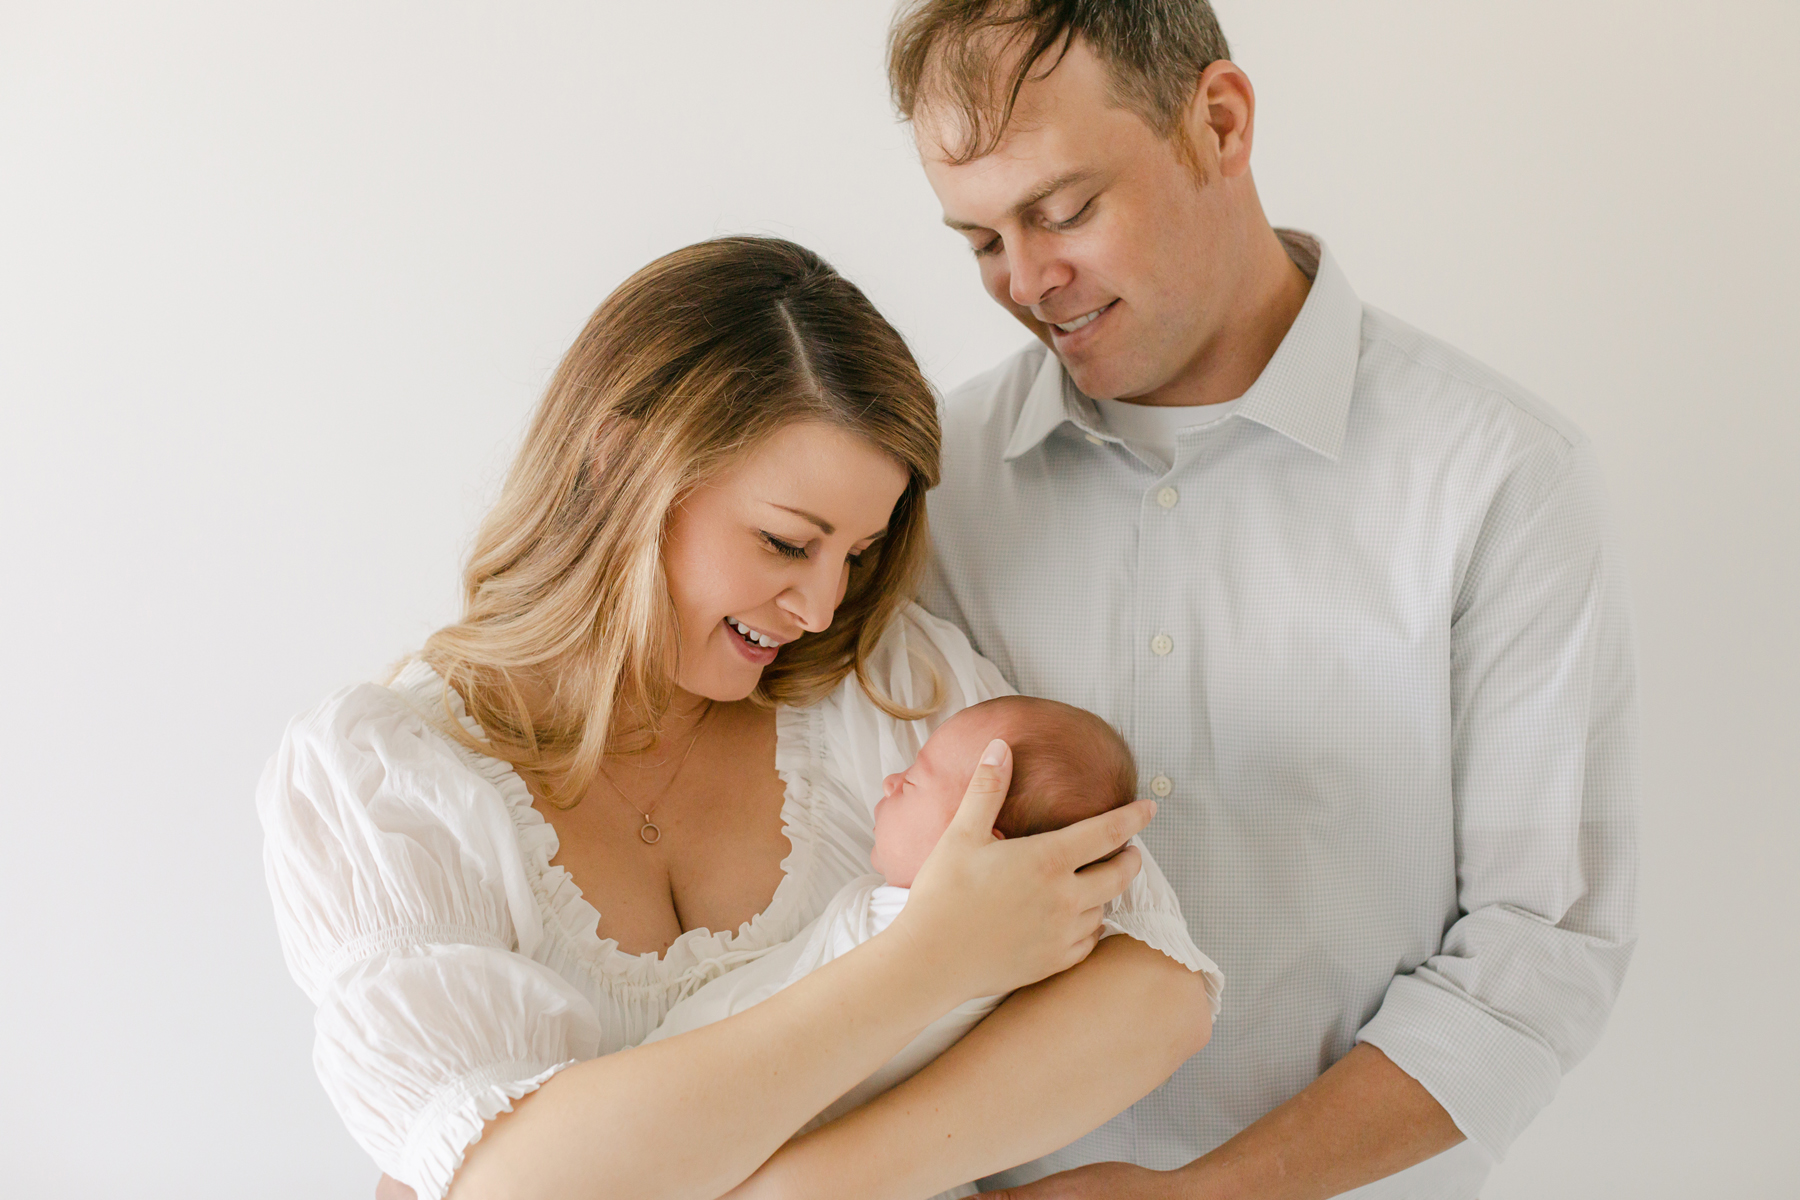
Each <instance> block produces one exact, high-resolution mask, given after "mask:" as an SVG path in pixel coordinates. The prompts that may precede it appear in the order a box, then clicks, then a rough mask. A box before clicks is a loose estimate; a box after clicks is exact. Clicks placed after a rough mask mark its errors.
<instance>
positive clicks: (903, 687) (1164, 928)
mask: <svg viewBox="0 0 1800 1200" xmlns="http://www.w3.org/2000/svg"><path fill="white" fill-rule="evenodd" d="M868 673H869V676H870V679H871V681H872V682H873V683H874V684H875V685H876V686H877V687H878V688H880V689H881V690H882V691H883V692H884V693H885V695H886V696H887V697H888V698H890V699H892V700H894V701H896V702H898V703H899V704H900V705H902V706H904V707H908V708H928V707H932V706H933V704H934V702H935V704H936V707H935V708H934V709H933V711H932V713H931V715H930V716H927V717H924V718H922V719H919V720H913V721H904V720H900V719H899V718H897V717H894V716H891V715H889V714H888V713H887V712H885V711H884V710H883V709H882V708H881V707H880V706H879V705H878V704H876V703H875V702H874V701H873V700H872V699H870V698H869V696H868V695H867V694H866V693H865V692H864V691H863V689H862V688H861V687H860V686H859V685H858V684H857V682H856V679H855V677H854V676H852V677H851V678H849V679H846V680H845V681H844V683H843V684H842V685H841V686H840V687H839V688H838V690H837V692H835V693H834V694H833V696H832V697H831V699H830V700H829V701H828V702H827V703H826V704H825V705H824V706H823V708H824V717H825V736H826V745H827V748H828V750H829V753H828V755H827V761H828V763H829V764H830V769H831V771H832V773H833V774H834V775H835V776H836V777H837V779H836V782H837V783H838V784H839V787H838V788H837V789H836V790H837V792H838V794H840V795H843V796H846V797H853V798H855V802H857V803H860V804H862V805H865V806H867V808H868V810H870V811H872V810H873V808H874V804H875V802H876V801H877V800H879V799H880V798H881V784H882V780H883V779H885V778H886V777H887V776H888V775H890V774H892V773H893V772H895V771H901V770H905V769H906V768H907V767H908V766H909V765H911V763H912V760H913V759H914V758H916V757H917V756H918V753H919V750H920V748H921V747H923V746H924V745H925V739H927V738H929V737H930V736H931V734H932V732H933V731H934V730H936V729H937V727H938V726H939V725H941V724H943V723H944V722H945V721H947V720H949V719H950V718H951V717H952V716H954V715H956V713H958V712H960V711H961V710H962V709H964V708H967V707H968V706H969V705H971V704H979V703H980V702H981V701H983V700H991V699H993V698H994V697H995V696H1011V695H1014V694H1015V692H1016V689H1014V688H1013V686H1012V685H1011V684H1009V683H1007V682H1006V680H1005V678H1003V677H1002V676H1001V674H1000V672H999V670H998V668H996V667H995V666H994V664H993V663H991V662H989V661H988V660H987V659H985V658H983V657H982V656H981V655H979V654H977V653H976V652H975V649H974V647H972V646H970V645H969V639H968V638H967V637H965V636H964V635H963V632H962V630H960V629H958V628H957V627H956V626H954V625H952V624H950V623H949V622H948V621H944V620H940V619H939V618H937V617H934V616H932V615H931V614H930V613H928V612H926V611H925V610H924V609H922V608H920V607H919V606H918V605H916V604H915V605H911V606H909V607H908V608H907V609H906V611H905V612H904V613H902V614H901V616H900V619H899V620H897V621H895V622H894V624H893V626H892V627H891V628H890V629H889V630H888V632H887V634H886V635H885V636H884V637H883V638H882V641H881V644H880V645H879V647H878V648H877V650H876V652H875V653H874V654H873V655H872V656H871V658H870V662H869V663H868ZM1131 844H1132V845H1134V846H1136V847H1137V848H1138V852H1139V853H1140V854H1142V855H1143V863H1144V866H1143V870H1141V871H1139V872H1138V875H1137V877H1136V878H1135V879H1133V880H1132V882H1131V886H1130V887H1128V888H1127V889H1126V890H1125V894H1124V895H1122V896H1120V897H1119V898H1118V899H1117V900H1114V901H1113V902H1112V903H1111V904H1109V905H1107V908H1106V915H1105V918H1104V923H1105V930H1106V932H1105V936H1106V937H1112V936H1115V935H1117V934H1126V935H1128V936H1130V937H1133V938H1136V939H1137V940H1138V941H1140V942H1143V943H1144V944H1145V945H1146V946H1150V947H1151V948H1153V949H1156V950H1160V951H1162V952H1163V953H1164V954H1166V955H1168V956H1169V957H1170V958H1172V959H1174V960H1175V961H1176V962H1178V963H1180V964H1182V965H1183V966H1185V967H1187V968H1188V970H1190V971H1198V972H1200V973H1202V974H1203V975H1205V977H1206V995H1207V1000H1208V1002H1209V1004H1210V1005H1211V1008H1212V1012H1213V1015H1214V1016H1217V1015H1218V1013H1219V1003H1220V997H1221V995H1222V993H1223V990H1224V986H1225V977H1224V975H1223V974H1222V973H1221V972H1220V971H1219V968H1218V965H1217V964H1216V963H1214V962H1213V961H1212V959H1210V958H1208V957H1207V956H1206V955H1205V954H1204V953H1202V952H1201V950H1200V948H1199V947H1198V946H1197V945H1195V944H1194V939H1193V935H1192V934H1191V933H1190V932H1189V931H1188V925H1187V921H1186V919H1185V918H1184V917H1183V916H1182V913H1181V902H1180V901H1179V900H1177V899H1176V897H1175V889H1174V888H1172V887H1170V886H1169V881H1168V880H1167V879H1166V878H1164V876H1163V873H1162V870H1161V869H1160V868H1159V867H1157V865H1156V862H1155V860H1153V859H1152V858H1151V857H1150V851H1149V850H1148V849H1146V848H1145V846H1144V844H1143V842H1142V841H1141V840H1140V839H1138V838H1135V837H1134V838H1132V839H1131Z"/></svg>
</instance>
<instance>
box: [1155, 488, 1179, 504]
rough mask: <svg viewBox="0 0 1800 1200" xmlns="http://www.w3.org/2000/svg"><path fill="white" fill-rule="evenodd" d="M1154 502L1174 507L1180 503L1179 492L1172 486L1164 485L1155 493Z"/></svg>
mask: <svg viewBox="0 0 1800 1200" xmlns="http://www.w3.org/2000/svg"><path fill="white" fill-rule="evenodd" d="M1156 502H1157V503H1158V504H1160V505H1162V506H1163V507H1164V508H1174V507H1175V506H1176V505H1177V504H1180V503H1181V493H1180V492H1178V491H1176V490H1175V489H1174V488H1172V487H1166V488H1164V489H1162V491H1160V492H1158V493H1156Z"/></svg>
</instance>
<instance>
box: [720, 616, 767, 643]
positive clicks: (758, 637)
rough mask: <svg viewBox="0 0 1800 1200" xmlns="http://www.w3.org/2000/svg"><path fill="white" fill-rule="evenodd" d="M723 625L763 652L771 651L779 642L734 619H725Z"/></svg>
mask: <svg viewBox="0 0 1800 1200" xmlns="http://www.w3.org/2000/svg"><path fill="white" fill-rule="evenodd" d="M725 623H726V624H727V625H729V626H731V627H732V628H733V629H735V630H737V632H738V636H739V637H741V638H743V639H744V640H745V641H746V642H749V643H750V644H751V645H753V646H761V647H762V648H763V649H765V650H773V649H774V648H775V647H777V646H779V645H781V643H780V642H778V641H776V640H775V639H774V638H772V637H770V636H768V635H767V634H764V633H758V632H756V630H754V629H752V628H750V627H749V626H748V625H746V624H744V623H743V622H742V621H740V620H738V619H737V618H736V617H726V618H725Z"/></svg>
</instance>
